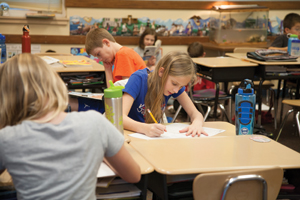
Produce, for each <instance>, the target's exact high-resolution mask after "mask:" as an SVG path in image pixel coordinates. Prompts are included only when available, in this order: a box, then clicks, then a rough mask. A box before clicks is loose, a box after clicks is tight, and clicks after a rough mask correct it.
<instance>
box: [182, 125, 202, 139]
mask: <svg viewBox="0 0 300 200" xmlns="http://www.w3.org/2000/svg"><path fill="white" fill-rule="evenodd" d="M185 132H186V134H185V135H186V136H189V135H192V137H194V136H199V137H200V135H201V134H203V135H206V136H208V134H207V133H206V132H205V131H204V130H203V128H202V126H199V125H198V126H195V125H193V124H191V125H190V126H188V127H185V128H184V129H182V130H180V131H179V133H185Z"/></svg>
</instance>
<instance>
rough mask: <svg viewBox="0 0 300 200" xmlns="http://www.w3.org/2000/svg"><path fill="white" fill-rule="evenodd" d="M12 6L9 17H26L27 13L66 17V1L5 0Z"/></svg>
mask: <svg viewBox="0 0 300 200" xmlns="http://www.w3.org/2000/svg"><path fill="white" fill-rule="evenodd" d="M5 2H6V3H7V4H8V5H9V6H10V9H9V16H12V17H24V16H25V15H26V13H38V12H42V13H51V14H55V15H56V17H65V16H66V15H65V1H64V0H5Z"/></svg>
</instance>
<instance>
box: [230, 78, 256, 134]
mask: <svg viewBox="0 0 300 200" xmlns="http://www.w3.org/2000/svg"><path fill="white" fill-rule="evenodd" d="M255 103H256V96H255V94H254V89H253V83H252V81H251V80H249V79H245V80H244V81H242V82H241V84H240V87H239V89H238V93H236V95H235V128H236V135H252V134H253V128H254V120H255Z"/></svg>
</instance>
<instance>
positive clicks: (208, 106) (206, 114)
mask: <svg viewBox="0 0 300 200" xmlns="http://www.w3.org/2000/svg"><path fill="white" fill-rule="evenodd" d="M210 111H211V107H210V105H207V111H206V113H205V115H204V119H203V121H204V122H205V121H206V119H207V117H208V114H209V113H210Z"/></svg>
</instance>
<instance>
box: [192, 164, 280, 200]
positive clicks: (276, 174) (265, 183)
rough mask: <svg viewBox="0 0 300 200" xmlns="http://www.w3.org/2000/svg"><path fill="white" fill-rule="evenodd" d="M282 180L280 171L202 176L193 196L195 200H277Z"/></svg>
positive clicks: (249, 171)
mask: <svg viewBox="0 0 300 200" xmlns="http://www.w3.org/2000/svg"><path fill="white" fill-rule="evenodd" d="M282 179H283V170H282V169H281V168H279V167H272V168H264V169H249V170H240V171H230V172H217V173H205V174H199V175H198V176H197V177H196V178H195V179H194V183H193V195H194V199H195V200H203V199H205V200H219V199H222V200H223V199H224V200H225V199H226V200H236V199H238V200H249V199H255V200H260V199H264V200H274V199H276V198H277V196H278V193H279V190H280V187H281V183H282Z"/></svg>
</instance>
